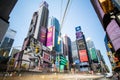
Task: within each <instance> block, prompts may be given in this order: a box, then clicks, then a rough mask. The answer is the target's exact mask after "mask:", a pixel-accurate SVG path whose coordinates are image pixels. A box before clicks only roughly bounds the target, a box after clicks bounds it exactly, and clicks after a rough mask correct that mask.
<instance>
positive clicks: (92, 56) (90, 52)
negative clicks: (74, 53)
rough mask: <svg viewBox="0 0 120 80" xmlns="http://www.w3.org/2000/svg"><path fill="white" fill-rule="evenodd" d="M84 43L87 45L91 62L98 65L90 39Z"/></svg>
mask: <svg viewBox="0 0 120 80" xmlns="http://www.w3.org/2000/svg"><path fill="white" fill-rule="evenodd" d="M86 43H87V47H88V50H89V54H90V57H91V60H92V61H93V62H95V63H98V57H97V52H96V48H95V45H94V43H93V41H92V40H91V39H90V38H87V40H86Z"/></svg>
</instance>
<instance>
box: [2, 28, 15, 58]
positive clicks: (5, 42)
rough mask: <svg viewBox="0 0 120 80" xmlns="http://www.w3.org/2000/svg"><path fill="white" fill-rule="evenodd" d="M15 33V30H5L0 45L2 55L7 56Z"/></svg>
mask: <svg viewBox="0 0 120 80" xmlns="http://www.w3.org/2000/svg"><path fill="white" fill-rule="evenodd" d="M15 35H16V31H15V30H12V29H8V31H7V32H6V34H5V37H4V39H3V42H2V44H1V46H0V48H2V49H3V50H4V54H3V55H4V56H7V57H8V56H9V52H10V50H11V48H12V45H13V42H14V38H15Z"/></svg>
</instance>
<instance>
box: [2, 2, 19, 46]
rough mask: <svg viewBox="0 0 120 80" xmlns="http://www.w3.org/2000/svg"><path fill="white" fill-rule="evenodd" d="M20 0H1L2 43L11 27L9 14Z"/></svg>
mask: <svg viewBox="0 0 120 80" xmlns="http://www.w3.org/2000/svg"><path fill="white" fill-rule="evenodd" d="M17 1H18V0H0V45H1V42H2V40H3V38H4V35H5V33H6V31H7V29H8V27H9V21H8V20H9V18H10V17H9V15H10V13H11V11H12V9H13V8H14V6H15V4H16V2H17Z"/></svg>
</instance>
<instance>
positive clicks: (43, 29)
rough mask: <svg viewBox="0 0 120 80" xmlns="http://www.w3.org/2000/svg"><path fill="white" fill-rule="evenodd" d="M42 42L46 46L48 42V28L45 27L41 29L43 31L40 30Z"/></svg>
mask: <svg viewBox="0 0 120 80" xmlns="http://www.w3.org/2000/svg"><path fill="white" fill-rule="evenodd" d="M40 42H41V43H43V44H44V45H45V42H46V28H45V27H41V30H40Z"/></svg>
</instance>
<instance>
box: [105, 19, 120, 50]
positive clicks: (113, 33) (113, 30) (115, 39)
mask: <svg viewBox="0 0 120 80" xmlns="http://www.w3.org/2000/svg"><path fill="white" fill-rule="evenodd" d="M106 31H107V34H108V36H109V38H110V40H111V42H112V44H113V47H114V49H115V51H117V50H118V49H119V48H120V44H119V43H120V27H119V25H118V24H117V22H116V21H115V20H112V21H111V22H110V24H109V25H108V26H107V30H106Z"/></svg>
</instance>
